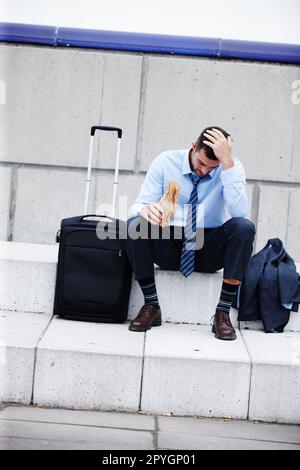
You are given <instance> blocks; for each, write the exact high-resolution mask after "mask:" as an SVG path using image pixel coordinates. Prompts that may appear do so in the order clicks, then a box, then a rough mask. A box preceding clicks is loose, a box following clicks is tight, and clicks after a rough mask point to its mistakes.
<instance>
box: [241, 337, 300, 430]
mask: <svg viewBox="0 0 300 470" xmlns="http://www.w3.org/2000/svg"><path fill="white" fill-rule="evenodd" d="M241 333H242V336H243V339H244V342H245V345H246V348H247V351H248V352H249V355H250V358H251V362H252V368H251V387H250V406H249V419H251V420H260V421H270V422H272V421H273V422H278V423H280V422H282V423H291V424H292V423H295V424H300V407H299V394H300V333H299V332H286V333H280V334H265V333H264V332H262V331H249V330H248V331H247V330H242V331H241Z"/></svg>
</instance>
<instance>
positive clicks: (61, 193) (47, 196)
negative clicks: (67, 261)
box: [13, 167, 95, 243]
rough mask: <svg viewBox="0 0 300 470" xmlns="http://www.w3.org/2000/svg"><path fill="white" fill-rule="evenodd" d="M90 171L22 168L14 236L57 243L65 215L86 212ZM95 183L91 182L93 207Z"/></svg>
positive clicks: (16, 238)
mask: <svg viewBox="0 0 300 470" xmlns="http://www.w3.org/2000/svg"><path fill="white" fill-rule="evenodd" d="M85 179H86V173H85V172H83V171H74V170H73V171H72V170H70V171H68V170H60V169H58V170H56V169H44V168H43V167H41V168H36V169H34V168H20V169H19V170H18V190H17V195H16V212H15V220H14V231H13V240H14V241H22V242H31V243H55V235H56V232H57V230H58V229H59V227H60V222H61V220H62V219H63V218H66V217H72V216H75V215H80V214H83V213H84V197H85ZM94 191H95V185H94V184H92V185H91V192H90V201H91V206H90V207H91V210H93V207H94V206H93V204H94Z"/></svg>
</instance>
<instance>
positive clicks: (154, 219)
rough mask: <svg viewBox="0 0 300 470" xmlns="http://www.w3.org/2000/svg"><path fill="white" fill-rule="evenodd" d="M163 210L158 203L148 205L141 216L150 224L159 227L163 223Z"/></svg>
mask: <svg viewBox="0 0 300 470" xmlns="http://www.w3.org/2000/svg"><path fill="white" fill-rule="evenodd" d="M162 215H163V210H162V207H161V206H160V204H159V203H158V202H152V203H151V204H147V206H144V207H143V209H142V210H141V216H142V217H144V219H146V220H147V221H148V222H150V224H153V225H159V224H160V223H161V221H162Z"/></svg>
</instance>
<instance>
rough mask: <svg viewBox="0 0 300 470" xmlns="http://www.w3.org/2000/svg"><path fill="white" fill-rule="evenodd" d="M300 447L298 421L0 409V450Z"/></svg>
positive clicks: (293, 448)
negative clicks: (250, 420) (277, 422)
mask: <svg viewBox="0 0 300 470" xmlns="http://www.w3.org/2000/svg"><path fill="white" fill-rule="evenodd" d="M154 421H156V425H155V429H153V428H152V425H153V423H154ZM299 446H300V427H299V426H285V425H276V424H265V423H253V422H249V421H237V420H219V419H203V418H202V419H198V418H192V417H181V418H179V417H167V416H158V417H155V416H140V415H137V414H130V413H103V412H90V411H80V412H79V411H75V410H55V409H43V408H32V407H26V408H25V407H11V406H8V407H7V408H5V409H4V410H2V411H0V448H1V449H49V450H50V449H82V450H84V449H105V450H109V451H111V450H114V449H120V450H123V449H148V450H150V449H155V450H157V451H160V450H162V449H185V450H188V449H195V450H198V449H199V450H202V449H234V450H238V449H274V450H275V449H286V450H297V449H299ZM191 462H192V461H191Z"/></svg>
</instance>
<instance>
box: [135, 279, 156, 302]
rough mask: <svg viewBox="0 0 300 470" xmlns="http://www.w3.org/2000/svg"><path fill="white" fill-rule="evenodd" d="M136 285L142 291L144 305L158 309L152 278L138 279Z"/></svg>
mask: <svg viewBox="0 0 300 470" xmlns="http://www.w3.org/2000/svg"><path fill="white" fill-rule="evenodd" d="M138 283H139V285H140V287H141V289H142V291H143V294H144V299H145V304H153V305H156V306H157V307H159V302H158V296H157V292H156V285H155V279H154V277H147V278H145V279H139V280H138Z"/></svg>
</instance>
